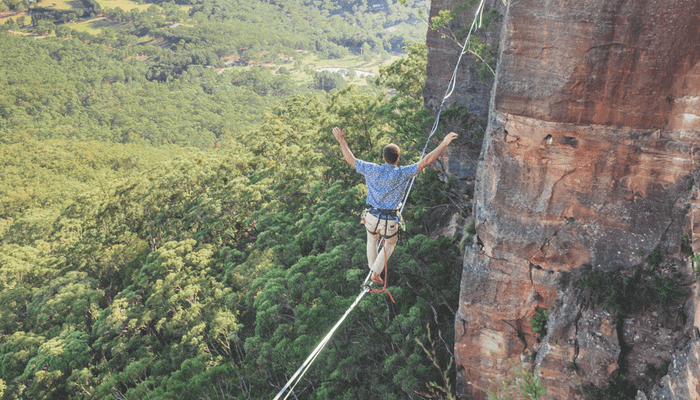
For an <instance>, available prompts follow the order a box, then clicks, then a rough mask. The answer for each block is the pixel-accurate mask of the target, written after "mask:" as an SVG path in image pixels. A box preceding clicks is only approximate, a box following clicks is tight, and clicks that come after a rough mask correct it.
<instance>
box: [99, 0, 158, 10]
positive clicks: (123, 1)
mask: <svg viewBox="0 0 700 400" xmlns="http://www.w3.org/2000/svg"><path fill="white" fill-rule="evenodd" d="M97 2H98V3H100V6H101V7H102V8H117V7H119V8H121V9H122V10H124V11H131V10H133V9H134V8H136V9H138V10H139V11H145V10H146V9H147V8H148V7H150V6H152V4H139V3H137V2H135V1H130V0H98V1H97Z"/></svg>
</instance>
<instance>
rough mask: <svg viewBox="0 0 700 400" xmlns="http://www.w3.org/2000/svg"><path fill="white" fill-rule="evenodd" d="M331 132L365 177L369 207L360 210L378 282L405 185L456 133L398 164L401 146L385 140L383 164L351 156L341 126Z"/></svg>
mask: <svg viewBox="0 0 700 400" xmlns="http://www.w3.org/2000/svg"><path fill="white" fill-rule="evenodd" d="M332 132H333V136H335V139H336V140H337V141H338V143H339V144H340V150H341V151H342V152H343V157H344V158H345V160H346V161H347V162H348V164H350V165H352V166H353V167H355V171H357V172H358V173H360V174H362V175H364V177H365V183H366V184H367V204H368V205H369V208H368V209H367V210H365V212H364V213H363V214H362V222H363V223H364V225H365V229H367V262H368V265H369V269H370V270H371V271H372V275H371V279H372V282H375V283H379V284H382V283H384V282H383V281H382V278H381V273H382V271H384V267H385V265H386V261H387V260H388V259H389V257H390V256H391V253H393V251H394V247H395V246H396V241H397V239H398V230H399V221H398V215H397V213H398V211H399V210H398V208H399V205H400V203H401V200H402V197H403V195H404V191H405V189H406V186H407V184H408V182H409V181H410V180H411V178H413V177H414V176H416V175H418V173H419V172H420V171H421V170H423V168H425V167H427V166H428V165H430V164H432V163H433V162H435V160H437V159H438V157H439V156H440V155H441V154H442V153H443V152H444V151H445V149H446V148H447V146H449V144H450V143H452V141H453V140H455V139H456V138H457V134H456V133H454V132H450V133H449V134H448V135H447V136H445V139H443V141H442V143H440V145H439V146H438V147H437V148H436V149H435V150H433V151H431V152H430V153H428V155H427V156H425V157H424V158H423V159H422V160H420V161H418V162H417V163H415V164H411V165H406V166H402V167H399V166H398V163H399V159H400V158H401V150H400V149H399V147H398V146H397V145H395V144H388V145H386V147H384V150H383V151H382V158H383V159H384V164H382V165H378V164H374V163H369V162H366V161H362V160H358V159H357V158H355V156H354V155H353V154H352V151H350V148H349V147H348V144H347V142H346V141H345V129H342V130H341V129H340V128H338V127H337V126H336V127H334V128H333V130H332ZM380 237H383V238H384V246H383V247H382V250H381V251H380V252H379V254H377V247H378V246H377V245H378V243H379V239H380Z"/></svg>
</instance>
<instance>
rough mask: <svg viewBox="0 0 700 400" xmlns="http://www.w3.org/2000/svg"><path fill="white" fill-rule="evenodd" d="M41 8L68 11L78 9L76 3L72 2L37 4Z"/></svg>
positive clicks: (56, 1)
mask: <svg viewBox="0 0 700 400" xmlns="http://www.w3.org/2000/svg"><path fill="white" fill-rule="evenodd" d="M39 5H40V6H42V7H50V8H55V9H57V10H70V9H73V8H80V6H79V5H78V4H77V2H75V1H73V0H44V1H42V2H41V3H39Z"/></svg>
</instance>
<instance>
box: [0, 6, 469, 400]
mask: <svg viewBox="0 0 700 400" xmlns="http://www.w3.org/2000/svg"><path fill="white" fill-rule="evenodd" d="M54 4H56V3H54ZM81 4H82V7H80V8H69V9H58V8H55V7H54V8H52V7H51V6H50V5H47V4H44V3H43V2H42V3H32V4H30V3H27V2H26V1H21V2H16V1H13V0H5V1H4V2H3V3H0V15H13V16H14V18H8V19H6V21H7V22H6V23H5V24H4V25H3V29H2V30H1V31H0V54H2V55H3V56H2V57H0V178H1V179H0V398H2V399H3V400H9V399H230V398H237V399H263V398H272V397H273V396H274V394H275V393H276V392H277V391H278V390H279V389H280V388H281V387H282V386H283V385H284V384H285V383H286V381H287V379H288V378H289V377H290V376H291V374H293V373H294V371H295V370H296V368H297V367H298V366H299V365H300V364H301V362H302V361H303V360H304V359H305V358H306V356H307V355H308V354H309V352H310V351H311V350H312V349H313V348H314V347H315V346H316V344H317V342H318V340H320V338H322V337H323V336H324V335H325V333H326V332H327V330H328V329H329V328H330V327H331V326H332V325H333V324H334V323H335V321H336V320H337V319H338V318H339V317H340V315H342V313H343V312H344V311H345V309H346V308H347V306H348V305H349V304H350V303H351V302H352V300H353V299H354V297H355V296H356V295H357V294H358V293H359V291H360V284H361V282H362V280H363V279H364V277H365V275H366V272H367V268H366V258H365V257H366V256H365V232H364V230H363V229H362V227H361V226H360V225H359V214H360V212H361V211H362V208H363V203H364V195H365V189H364V185H363V181H362V177H361V176H359V175H358V174H356V173H355V172H354V171H353V170H352V168H350V167H349V166H347V165H346V164H345V162H344V160H342V157H341V155H340V151H339V149H338V148H337V143H336V142H335V141H334V139H333V137H332V135H331V134H330V130H331V127H332V126H336V125H337V126H343V127H346V128H347V130H348V139H349V143H350V146H351V147H352V148H353V151H354V152H355V154H356V155H357V156H358V157H359V158H363V159H366V160H369V161H375V162H379V161H380V160H381V155H380V154H379V150H380V149H381V146H383V145H384V144H386V143H389V142H395V143H397V144H399V145H400V146H402V148H403V149H404V154H403V157H402V159H405V162H410V161H416V160H417V159H418V156H419V154H420V149H421V148H422V146H423V144H424V140H425V135H426V132H427V128H428V127H429V126H430V123H431V118H430V116H429V115H428V114H427V112H426V111H425V110H424V109H423V107H422V98H421V90H422V86H423V81H424V79H425V64H426V48H425V45H424V44H408V43H407V42H404V36H405V35H406V34H405V32H404V33H403V35H404V36H401V34H399V33H396V34H394V33H392V32H395V31H392V30H386V27H390V26H396V25H399V24H406V23H408V22H411V20H412V19H415V18H417V15H418V14H417V13H414V12H413V11H415V7H416V5H415V4H410V3H409V4H401V3H398V2H392V1H389V2H386V3H385V2H382V3H376V4H374V3H371V2H369V3H368V2H367V1H365V0H360V1H331V0H325V1H315V2H304V1H299V0H278V1H270V2H264V1H250V0H248V1H236V0H228V1H222V0H201V1H196V2H189V1H179V2H177V3H165V2H156V4H152V5H148V8H146V9H144V10H143V11H139V10H138V9H134V10H132V11H123V10H122V9H121V8H108V7H106V6H104V5H101V3H100V2H99V1H98V2H96V1H94V0H89V1H87V0H86V1H83V2H82V3H81ZM377 5H378V6H377ZM412 10H413V11H412ZM85 22H89V23H91V24H97V25H93V26H98V27H100V30H99V32H93V33H88V32H84V31H80V30H76V29H74V28H75V27H77V26H79V24H83V23H85ZM71 26H73V28H71ZM400 49H405V50H406V53H405V56H404V57H403V58H400V59H398V60H397V61H394V62H393V63H391V64H387V65H386V66H385V67H382V68H380V71H381V72H380V74H379V75H378V76H376V77H371V78H368V79H367V84H365V85H361V86H357V85H348V84H347V82H346V80H345V79H344V78H342V77H340V76H339V75H337V74H322V73H318V72H316V71H314V70H313V69H311V68H310V67H309V66H308V65H305V62H306V61H303V60H304V59H303V58H302V55H304V54H307V53H313V54H316V55H319V56H320V57H322V58H324V59H329V58H330V59H334V58H338V59H339V58H341V57H348V56H352V55H353V54H356V55H364V56H366V57H368V58H369V59H372V57H374V59H386V58H387V57H386V54H384V53H388V52H396V51H397V50H400ZM271 65H272V66H271ZM285 65H286V67H285ZM438 175H439V174H438V172H437V171H434V170H426V172H424V173H422V175H421V176H420V178H419V180H418V181H417V182H416V186H415V189H414V190H413V192H412V194H411V198H410V199H409V203H408V205H407V207H406V210H405V212H404V216H405V218H406V219H407V220H408V224H407V229H406V232H405V233H404V234H402V236H401V239H400V242H399V246H398V247H397V250H396V252H395V255H394V256H393V257H392V259H391V263H390V271H389V283H390V287H389V289H390V290H391V293H392V295H393V298H394V299H395V300H396V302H395V303H392V302H391V300H390V299H389V298H388V296H385V295H375V294H373V295H369V296H367V297H366V298H365V299H363V301H362V302H361V303H360V305H359V306H358V309H357V310H356V311H355V312H354V313H353V314H351V315H350V317H349V318H348V320H347V321H346V322H345V324H344V325H343V327H341V329H340V330H339V331H338V332H337V333H336V336H335V337H334V339H333V340H332V341H331V343H330V344H329V346H328V347H327V348H326V350H324V353H323V354H322V356H321V357H319V359H318V360H317V362H316V364H315V365H314V366H313V368H312V369H310V370H309V372H308V373H307V375H306V376H305V378H304V380H303V381H302V382H301V383H300V384H299V386H297V388H296V390H295V394H296V396H298V398H309V399H327V398H332V399H339V398H345V399H367V398H382V399H405V398H425V397H432V396H434V395H435V393H436V392H438V391H440V388H439V387H438V386H441V385H445V382H444V380H443V378H450V377H453V376H454V371H453V370H451V371H450V370H447V369H446V367H447V365H448V364H449V362H450V358H451V349H452V346H453V334H454V328H453V323H454V312H455V311H456V306H457V298H458V293H459V277H460V274H461V263H460V257H459V256H460V255H459V247H458V245H457V241H458V240H459V239H460V238H459V237H456V238H454V239H448V238H445V237H438V235H436V234H435V230H436V227H437V226H438V225H439V223H440V222H441V221H443V220H444V219H445V218H447V217H449V216H451V215H454V214H455V213H457V214H460V215H461V216H462V217H465V216H466V215H465V214H464V213H463V211H462V210H460V209H459V208H458V206H457V205H458V204H460V203H461V202H462V200H463V199H461V198H460V196H461V195H460V194H459V191H458V190H457V188H456V186H457V183H456V182H454V181H451V180H447V181H445V180H441V179H439V176H438ZM456 204H457V205H456ZM458 236H459V235H458ZM431 349H434V350H431ZM426 350H428V351H427V352H426ZM434 362H435V363H437V365H438V366H439V368H436V367H435V365H434ZM432 382H436V383H437V386H435V385H431V386H430V387H428V386H426V384H431V383H432ZM445 386H448V387H449V385H445Z"/></svg>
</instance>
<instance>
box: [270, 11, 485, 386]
mask: <svg viewBox="0 0 700 400" xmlns="http://www.w3.org/2000/svg"><path fill="white" fill-rule="evenodd" d="M484 4H485V0H481V2H480V3H479V6H478V7H477V9H476V12H475V13H474V20H473V21H472V25H471V27H470V28H469V33H468V34H467V38H466V39H465V40H464V45H463V46H462V51H461V52H460V54H459V58H458V59H457V64H456V65H455V69H454V72H452V78H451V79H450V83H449V85H448V86H447V90H446V92H445V96H444V97H443V98H442V102H441V103H440V107H439V108H438V113H437V117H436V118H435V123H434V124H433V128H432V130H431V131H430V135H428V139H427V140H426V142H425V146H424V147H423V151H422V152H421V156H420V159H421V160H422V159H423V157H425V150H426V149H427V148H428V144H429V143H430V139H431V138H432V137H433V135H434V134H435V132H436V131H437V128H438V124H439V123H440V114H441V113H442V107H443V106H444V105H445V100H447V99H448V98H449V97H450V96H452V92H454V90H455V87H456V86H457V70H458V69H459V63H460V62H461V61H462V56H463V55H464V54H465V53H466V48H467V45H468V44H469V38H470V37H471V35H472V32H473V31H474V30H475V29H474V28H475V27H476V21H477V19H479V15H481V14H482V13H483V10H484ZM479 26H481V21H480V22H479ZM415 180H416V177H415V176H414V177H413V178H411V183H410V184H409V186H408V190H406V194H405V196H404V200H403V201H402V202H401V209H400V210H399V213H401V212H402V211H403V208H404V206H405V205H406V201H408V195H409V194H410V192H411V189H412V188H413V182H414V181H415ZM381 244H382V241H380V242H379V244H378V246H377V251H379V248H380V247H381ZM385 254H386V252H385ZM371 275H372V270H370V272H369V273H368V274H367V277H366V278H365V281H364V282H363V283H362V291H361V292H360V294H359V295H358V296H357V298H356V299H355V301H354V302H353V303H352V304H351V305H350V307H349V308H348V309H347V311H345V314H343V316H342V317H341V318H340V320H338V322H337V323H336V324H335V325H334V326H333V328H332V329H331V330H330V332H328V334H326V336H325V337H324V338H323V340H321V342H320V343H319V344H318V346H316V348H315V349H314V351H312V352H311V354H310V355H309V357H307V358H306V361H304V363H303V364H301V366H300V367H299V369H297V371H296V372H295V373H294V375H292V377H291V378H290V379H289V381H287V383H286V384H285V385H284V387H282V389H281V390H280V391H279V393H277V396H275V398H274V399H273V400H279V399H280V397H282V394H284V392H285V391H286V390H287V389H289V392H288V393H287V395H286V396H285V397H284V399H285V400H286V399H287V398H288V397H289V395H290V394H292V392H294V388H295V387H296V386H297V384H298V383H299V381H301V378H302V377H303V376H304V374H305V373H306V371H308V370H309V368H310V367H311V364H313V362H314V361H315V360H316V357H318V355H319V354H320V353H321V351H322V350H323V348H324V347H326V344H327V343H328V342H329V341H330V340H331V336H333V334H334V333H335V331H336V330H337V329H338V328H339V327H340V325H341V324H342V323H343V321H345V318H347V316H348V315H350V312H352V310H353V309H354V308H355V307H356V306H357V305H358V304H359V303H360V300H362V298H363V297H364V296H365V294H367V293H369V292H370V291H371V290H372V288H371V285H372V282H370V283H369V284H367V281H369V278H370V276H371ZM385 278H386V275H385ZM384 284H385V289H386V280H385V281H384ZM375 290H376V289H375ZM390 296H391V294H390ZM392 301H393V298H392ZM295 397H296V396H295Z"/></svg>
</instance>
